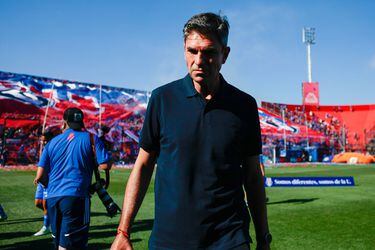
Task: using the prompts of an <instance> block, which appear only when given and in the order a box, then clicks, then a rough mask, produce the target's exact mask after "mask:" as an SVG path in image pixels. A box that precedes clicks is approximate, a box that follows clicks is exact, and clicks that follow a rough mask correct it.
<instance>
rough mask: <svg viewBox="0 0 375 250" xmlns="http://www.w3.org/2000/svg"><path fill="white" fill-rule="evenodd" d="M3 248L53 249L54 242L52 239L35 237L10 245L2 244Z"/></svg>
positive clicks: (8, 249)
mask: <svg viewBox="0 0 375 250" xmlns="http://www.w3.org/2000/svg"><path fill="white" fill-rule="evenodd" d="M1 249H7V250H11V249H21V250H22V249H25V250H30V249H41V250H44V249H53V242H52V239H50V238H48V239H35V238H34V240H32V241H22V242H14V243H11V244H8V245H2V246H1Z"/></svg>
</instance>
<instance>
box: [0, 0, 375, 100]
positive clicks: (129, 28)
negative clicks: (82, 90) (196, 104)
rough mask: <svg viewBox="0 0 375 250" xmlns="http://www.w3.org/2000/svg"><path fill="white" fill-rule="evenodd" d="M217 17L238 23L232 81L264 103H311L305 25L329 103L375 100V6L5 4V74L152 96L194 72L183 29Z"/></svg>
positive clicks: (0, 26)
mask: <svg viewBox="0 0 375 250" xmlns="http://www.w3.org/2000/svg"><path fill="white" fill-rule="evenodd" d="M208 11H210V12H216V13H217V12H219V11H221V13H222V14H224V15H226V16H227V17H228V19H229V22H230V25H231V29H230V35H229V46H230V47H231V54H230V55H229V59H228V61H227V63H226V64H225V65H224V66H223V69H222V73H223V75H224V77H225V78H226V79H227V80H228V81H229V82H230V83H232V84H233V85H235V86H237V87H238V88H240V89H242V90H244V91H245V92H247V93H250V94H251V95H253V96H254V97H255V98H256V99H257V100H258V101H271V102H284V103H295V104H300V103H301V102H302V97H301V82H302V81H305V80H307V66H306V48H305V45H304V44H303V43H302V41H301V37H302V34H301V33H302V28H303V27H304V26H305V27H315V28H316V31H317V35H316V36H317V39H316V41H317V42H316V44H315V45H313V47H312V77H313V81H318V82H319V83H320V102H321V104H322V105H330V104H368V103H372V104H373V103H375V94H374V93H375V28H374V27H375V15H374V12H375V1H371V0H368V1H360V0H359V1H345V0H341V1H333V0H330V1H265V0H264V1H225V0H223V1H220V0H216V1H214V0H210V1H209V0H207V1H203V0H191V1H156V0H154V1H111V0H108V1H98V0H90V1H83V0H65V1H35V0H0V30H1V33H0V70H2V71H10V72H16V73H25V74H32V75H37V76H47V77H54V78H61V79H68V80H77V81H83V82H90V83H102V84H105V85H113V86H120V87H126V88H133V89H141V90H152V89H154V88H156V87H158V86H160V85H162V84H164V83H167V82H170V81H173V80H175V79H177V78H181V77H183V76H184V75H185V74H186V72H187V71H186V66H185V62H184V58H183V40H182V31H181V30H182V27H183V25H184V23H185V22H186V21H187V20H188V19H189V18H190V17H191V16H192V15H194V14H197V13H200V12H208Z"/></svg>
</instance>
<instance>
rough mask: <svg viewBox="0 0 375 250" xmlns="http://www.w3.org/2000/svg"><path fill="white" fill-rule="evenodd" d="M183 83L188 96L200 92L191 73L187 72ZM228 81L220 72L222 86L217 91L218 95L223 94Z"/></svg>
mask: <svg viewBox="0 0 375 250" xmlns="http://www.w3.org/2000/svg"><path fill="white" fill-rule="evenodd" d="M182 81H183V85H184V93H185V96H186V97H193V96H195V95H198V94H199V93H198V92H197V90H196V89H195V88H194V84H193V79H191V77H190V75H189V74H187V75H186V76H185V77H184V78H183V79H182ZM227 84H228V83H227V82H226V81H225V79H224V77H223V76H222V75H221V74H220V87H219V89H218V91H217V93H216V95H221V94H222V92H223V91H224V90H223V89H224V88H225V87H226V85H227Z"/></svg>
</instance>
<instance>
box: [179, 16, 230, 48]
mask: <svg viewBox="0 0 375 250" xmlns="http://www.w3.org/2000/svg"><path fill="white" fill-rule="evenodd" d="M192 31H197V32H198V33H200V34H202V35H214V36H216V38H217V39H218V40H219V42H220V43H221V45H222V46H224V47H226V46H227V44H228V34H229V23H228V20H227V17H226V16H221V15H217V14H215V13H211V12H207V13H201V14H197V15H194V16H193V17H191V18H190V19H189V21H187V23H186V24H185V26H184V29H183V33H184V41H186V38H187V37H188V36H189V35H190V33H191V32H192Z"/></svg>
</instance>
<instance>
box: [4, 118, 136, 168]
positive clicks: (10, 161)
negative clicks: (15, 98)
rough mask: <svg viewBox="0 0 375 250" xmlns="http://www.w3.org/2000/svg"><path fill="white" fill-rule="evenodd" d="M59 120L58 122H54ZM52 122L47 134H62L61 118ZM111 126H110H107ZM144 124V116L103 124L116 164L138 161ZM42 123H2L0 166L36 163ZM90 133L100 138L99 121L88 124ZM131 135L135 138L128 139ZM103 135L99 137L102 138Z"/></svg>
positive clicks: (107, 143)
mask: <svg viewBox="0 0 375 250" xmlns="http://www.w3.org/2000/svg"><path fill="white" fill-rule="evenodd" d="M4 117H6V119H13V120H15V119H19V120H20V119H23V120H39V119H40V117H39V116H30V115H23V114H20V115H19V114H7V116H2V118H4ZM53 118H56V119H53ZM49 123H51V124H58V125H53V126H47V127H46V130H45V134H48V136H49V137H53V136H56V135H58V134H59V133H61V131H60V126H61V117H49ZM106 124H108V125H107V126H105V125H106ZM142 124H143V115H141V114H133V115H131V116H129V117H128V118H127V119H126V120H122V121H121V120H117V121H105V120H104V121H103V127H102V128H104V129H103V130H105V131H104V133H105V134H104V135H103V136H102V139H103V140H104V141H105V143H106V145H107V146H108V149H109V150H110V151H111V153H112V159H113V161H114V162H115V164H120V165H127V164H132V163H134V162H135V158H136V156H137V155H138V142H137V138H138V137H139V134H140V131H141V129H142ZM41 127H42V126H41V123H40V122H38V123H37V124H35V125H33V126H23V127H19V128H15V127H8V126H6V122H5V123H4V122H3V123H2V124H0V165H2V166H5V165H6V164H7V165H27V164H36V163H37V161H38V158H39V148H40V139H41V135H42V128H41ZM86 128H87V130H88V131H90V132H91V133H94V134H98V135H99V133H98V132H99V124H98V122H97V121H90V122H87V123H86ZM129 134H130V135H132V137H130V136H129ZM99 136H100V135H99Z"/></svg>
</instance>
